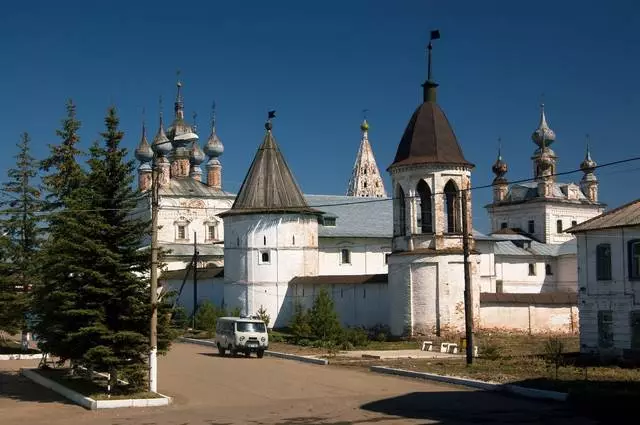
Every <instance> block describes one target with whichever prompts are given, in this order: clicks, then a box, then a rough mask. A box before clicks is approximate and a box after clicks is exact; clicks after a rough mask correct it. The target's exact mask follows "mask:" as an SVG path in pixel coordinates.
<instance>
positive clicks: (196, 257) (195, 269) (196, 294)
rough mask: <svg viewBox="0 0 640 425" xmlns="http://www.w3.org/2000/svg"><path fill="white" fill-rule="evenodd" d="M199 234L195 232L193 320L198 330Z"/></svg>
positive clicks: (193, 326)
mask: <svg viewBox="0 0 640 425" xmlns="http://www.w3.org/2000/svg"><path fill="white" fill-rule="evenodd" d="M197 237H198V234H197V233H196V232H193V320H192V326H191V327H192V328H193V330H194V331H195V330H196V312H197V310H198V243H197Z"/></svg>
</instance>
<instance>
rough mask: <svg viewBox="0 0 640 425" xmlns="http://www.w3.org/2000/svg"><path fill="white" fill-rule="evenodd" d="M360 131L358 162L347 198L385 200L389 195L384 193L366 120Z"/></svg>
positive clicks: (352, 175)
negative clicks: (361, 197)
mask: <svg viewBox="0 0 640 425" xmlns="http://www.w3.org/2000/svg"><path fill="white" fill-rule="evenodd" d="M360 130H361V131H362V137H361V139H360V147H359V148H358V155H357V156H356V162H355V164H353V172H352V174H351V179H350V180H349V188H348V189H347V196H363V197H369V198H385V197H386V196H387V194H386V193H385V191H384V183H383V181H382V176H381V175H380V171H379V170H378V164H377V163H376V158H375V156H374V155H373V149H372V148H371V143H369V123H368V122H367V119H366V118H365V119H364V120H363V121H362V124H360Z"/></svg>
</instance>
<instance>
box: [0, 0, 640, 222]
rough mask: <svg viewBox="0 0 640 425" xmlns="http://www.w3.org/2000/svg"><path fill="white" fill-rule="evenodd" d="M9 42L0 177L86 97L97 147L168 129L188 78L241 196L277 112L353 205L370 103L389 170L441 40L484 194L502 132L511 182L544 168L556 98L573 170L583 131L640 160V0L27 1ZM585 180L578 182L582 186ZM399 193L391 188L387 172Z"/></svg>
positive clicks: (636, 169)
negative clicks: (115, 133)
mask: <svg viewBox="0 0 640 425" xmlns="http://www.w3.org/2000/svg"><path fill="white" fill-rule="evenodd" d="M2 21H3V22H2V25H0V48H1V51H2V52H3V56H4V60H3V67H2V71H1V74H0V75H2V78H0V93H1V94H2V100H1V101H0V102H1V103H0V105H2V106H0V108H1V111H2V113H1V115H0V116H1V117H2V118H0V123H1V125H2V128H3V138H4V146H5V148H4V152H5V154H4V155H3V156H2V157H1V158H0V171H2V173H3V175H6V169H7V168H8V167H10V166H11V165H12V164H13V158H12V155H13V154H14V153H15V148H14V144H15V143H16V142H17V141H18V138H19V134H20V133H21V132H23V131H28V132H29V133H30V134H31V136H32V138H33V150H34V154H35V155H36V156H37V157H39V158H42V157H44V156H46V154H47V153H48V149H47V144H49V143H57V139H56V137H55V129H56V128H58V127H59V121H60V119H61V118H62V117H63V115H64V102H65V99H67V98H73V99H74V101H75V102H76V103H77V106H78V115H79V118H80V119H81V120H82V122H83V127H82V130H81V136H82V138H83V146H86V147H88V146H89V144H90V143H91V142H92V141H94V140H96V139H97V138H98V137H99V136H98V132H99V131H101V130H102V128H103V117H104V114H105V111H106V108H107V107H108V106H109V105H110V104H114V105H115V106H116V107H117V108H118V111H119V114H120V117H121V126H122V129H123V130H124V131H125V133H126V136H125V144H126V145H127V146H128V147H130V148H131V149H133V148H134V147H135V145H136V144H137V143H138V141H139V138H140V127H141V120H142V111H143V109H145V110H146V121H147V124H148V127H150V129H149V130H150V132H151V133H155V130H156V128H157V115H158V97H159V96H161V95H162V96H163V97H164V99H165V101H164V110H165V113H166V114H168V115H170V114H172V109H173V100H174V98H175V81H176V70H177V69H180V70H181V79H182V81H183V83H184V87H183V89H184V98H185V108H186V112H187V116H188V117H191V115H192V113H193V112H197V113H198V119H197V122H198V127H199V132H200V135H201V139H206V136H207V134H208V130H209V124H208V118H209V115H210V108H211V106H210V105H211V103H212V101H213V100H215V101H216V103H217V105H218V108H217V117H218V119H217V127H218V133H219V135H220V137H221V139H222V141H223V143H224V144H225V153H224V155H223V156H222V157H221V161H222V164H223V167H224V168H223V184H224V188H225V189H226V190H228V191H232V192H233V191H237V190H238V189H239V186H240V184H241V182H242V179H243V178H244V175H245V173H246V171H247V169H248V167H249V164H250V162H251V160H252V158H253V155H254V153H255V150H256V148H257V146H258V145H259V143H260V142H261V140H262V136H263V123H264V119H265V117H266V112H267V110H269V109H276V110H277V111H278V117H277V119H276V122H275V123H274V133H275V135H276V138H277V140H278V142H279V144H280V147H281V149H282V151H283V152H284V154H285V156H286V159H287V161H288V163H289V165H290V167H291V168H292V170H293V172H294V174H295V176H296V178H297V180H298V183H299V184H300V186H301V187H302V189H303V191H304V192H305V193H316V194H317V193H322V194H343V193H344V192H345V190H346V188H347V183H348V180H349V177H350V174H351V168H352V166H353V161H354V158H355V154H356V151H357V149H358V143H359V138H360V132H359V123H360V121H361V119H362V110H363V109H365V108H366V109H368V110H369V112H368V117H369V122H370V125H371V130H370V139H371V141H372V145H373V149H374V152H375V154H376V157H377V161H378V165H379V167H380V168H381V171H383V173H384V174H386V172H384V169H386V167H387V166H388V165H389V164H390V163H391V161H392V160H393V156H394V154H395V150H396V147H397V144H398V142H399V141H400V137H401V136H402V132H403V131H404V128H405V126H406V124H407V121H408V120H409V117H410V116H411V114H412V112H413V110H414V109H415V108H416V107H417V105H418V102H419V101H420V94H421V88H420V84H421V83H422V82H423V80H424V79H425V75H426V59H425V45H426V43H427V41H428V34H429V30H430V29H432V28H439V29H440V31H441V33H442V39H441V40H438V41H437V45H436V46H435V49H434V77H435V79H436V80H437V81H438V82H439V83H440V88H439V95H438V100H439V103H440V104H441V105H442V107H443V109H444V110H445V112H446V114H447V116H448V118H449V120H450V121H451V123H452V125H453V127H454V130H455V132H456V135H457V136H458V139H459V141H460V143H461V145H462V148H463V150H464V153H465V156H466V157H467V158H468V159H469V160H470V161H471V162H473V163H475V164H476V169H475V170H474V173H473V176H472V183H473V184H474V185H478V186H479V185H485V184H488V183H490V182H491V179H492V178H493V175H492V174H491V170H490V168H491V164H492V163H493V161H494V160H495V157H496V151H497V146H498V142H497V139H498V137H501V138H502V141H503V142H502V145H503V155H504V157H505V159H506V160H507V162H508V164H509V166H510V171H509V174H508V177H509V178H510V179H512V180H515V179H520V178H527V177H530V176H531V174H532V166H531V160H530V157H531V154H532V153H533V150H534V145H533V143H532V142H531V138H530V135H531V132H532V131H533V130H534V129H535V127H536V126H537V124H538V114H539V103H540V102H541V99H544V103H545V104H546V111H547V118H548V120H549V124H550V126H551V127H552V128H553V129H554V130H555V132H556V134H557V139H556V140H557V141H556V143H555V144H554V150H555V151H556V153H557V154H558V156H559V165H558V169H559V171H568V170H573V169H576V168H577V167H578V165H579V163H580V162H581V160H582V159H583V156H584V149H585V148H584V147H585V134H587V133H588V134H589V135H590V138H591V145H592V153H593V157H594V159H595V160H596V161H597V162H599V163H605V162H609V161H614V160H618V159H622V158H626V157H631V156H638V155H639V154H640V144H639V143H638V141H637V134H638V117H640V99H639V94H640V92H639V90H640V89H639V88H638V85H637V83H636V80H637V78H638V75H640V59H639V58H640V47H639V46H640V32H638V31H637V28H640V6H638V5H636V4H634V2H633V1H615V2H614V1H612V2H602V1H582V2H579V3H578V2H559V1H546V0H538V1H535V2H526V4H525V2H513V1H483V2H477V1H471V0H469V1H451V2H445V1H429V0H423V1H413V0H404V1H390V0H389V1H377V0H375V1H374V0H371V1H364V0H349V1H345V0H342V1H335V0H327V1H322V2H318V1H314V2H312V1H279V0H273V1H270V2H264V1H257V0H253V1H248V0H246V1H236V2H231V1H224V2H223V1H198V2H191V1H183V2H176V1H164V0H157V1H154V2H143V1H130V0H129V1H126V2H125V1H111V2H99V3H95V4H94V2H86V1H84V2H80V1H73V2H72V1H65V2H48V1H29V2H12V4H11V6H8V7H5V8H4V9H3V20H2ZM598 175H599V177H600V182H601V185H600V193H601V200H602V201H604V202H607V203H608V204H610V205H611V206H617V205H619V204H621V203H624V202H627V201H629V200H632V199H635V198H637V197H638V196H639V193H640V191H638V189H633V187H634V186H635V185H633V184H628V182H634V181H637V179H638V177H640V161H639V162H634V163H630V164H628V165H624V166H616V167H610V168H605V169H602V170H600V171H599V172H598ZM580 177H581V174H580V173H576V174H575V175H572V176H568V177H566V178H564V179H565V180H570V179H572V180H579V178H580ZM386 185H387V190H389V189H390V188H389V178H388V177H387V179H386ZM490 199H491V190H490V189H479V190H477V191H474V193H473V200H474V211H473V213H474V220H475V227H477V228H480V229H481V230H487V218H486V213H485V210H484V208H482V207H483V205H485V204H486V203H487V202H489V201H490Z"/></svg>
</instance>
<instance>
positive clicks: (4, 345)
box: [0, 339, 40, 354]
mask: <svg viewBox="0 0 640 425" xmlns="http://www.w3.org/2000/svg"><path fill="white" fill-rule="evenodd" d="M39 352H40V351H38V350H34V349H32V348H29V349H27V350H26V351H23V350H22V346H21V345H20V343H19V342H17V341H13V340H10V339H7V340H4V341H2V340H0V354H38V353H39Z"/></svg>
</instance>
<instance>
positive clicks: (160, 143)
mask: <svg viewBox="0 0 640 425" xmlns="http://www.w3.org/2000/svg"><path fill="white" fill-rule="evenodd" d="M151 149H153V151H154V152H155V153H157V154H158V155H162V156H165V155H169V153H171V143H169V138H168V137H167V135H166V134H165V132H164V124H163V123H162V112H160V126H159V128H158V132H157V133H156V136H155V137H154V138H153V145H152V146H151Z"/></svg>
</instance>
